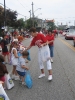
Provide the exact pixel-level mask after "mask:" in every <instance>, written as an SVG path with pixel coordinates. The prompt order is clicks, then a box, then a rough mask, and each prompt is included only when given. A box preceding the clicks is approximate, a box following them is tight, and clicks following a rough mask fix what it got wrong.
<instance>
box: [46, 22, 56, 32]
mask: <svg viewBox="0 0 75 100" xmlns="http://www.w3.org/2000/svg"><path fill="white" fill-rule="evenodd" d="M47 26H48V30H54V29H55V28H56V26H55V23H54V22H53V21H49V22H47Z"/></svg>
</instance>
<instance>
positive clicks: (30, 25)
mask: <svg viewBox="0 0 75 100" xmlns="http://www.w3.org/2000/svg"><path fill="white" fill-rule="evenodd" d="M29 12H30V27H31V10H30V11H29Z"/></svg>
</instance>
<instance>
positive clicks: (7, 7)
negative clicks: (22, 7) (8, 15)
mask: <svg viewBox="0 0 75 100" xmlns="http://www.w3.org/2000/svg"><path fill="white" fill-rule="evenodd" d="M0 4H1V5H3V4H2V3H0ZM3 6H4V5H3ZM6 8H8V9H10V8H9V7H7V6H6ZM10 10H11V11H14V10H12V9H10ZM17 14H19V15H21V16H24V17H25V15H22V14H20V13H18V12H17Z"/></svg>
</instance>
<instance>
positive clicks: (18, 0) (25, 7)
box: [17, 0, 28, 10]
mask: <svg viewBox="0 0 75 100" xmlns="http://www.w3.org/2000/svg"><path fill="white" fill-rule="evenodd" d="M17 1H19V0H17ZM19 3H20V1H19ZM20 5H21V6H22V7H23V8H25V9H27V8H26V7H25V6H24V5H23V4H22V3H20ZM27 10H28V9H27Z"/></svg>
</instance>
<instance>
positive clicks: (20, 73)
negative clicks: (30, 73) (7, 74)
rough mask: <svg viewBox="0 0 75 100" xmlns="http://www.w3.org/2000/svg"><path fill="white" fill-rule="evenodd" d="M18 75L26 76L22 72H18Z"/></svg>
mask: <svg viewBox="0 0 75 100" xmlns="http://www.w3.org/2000/svg"><path fill="white" fill-rule="evenodd" d="M17 73H18V74H19V75H20V76H23V77H24V76H25V72H20V71H17Z"/></svg>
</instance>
